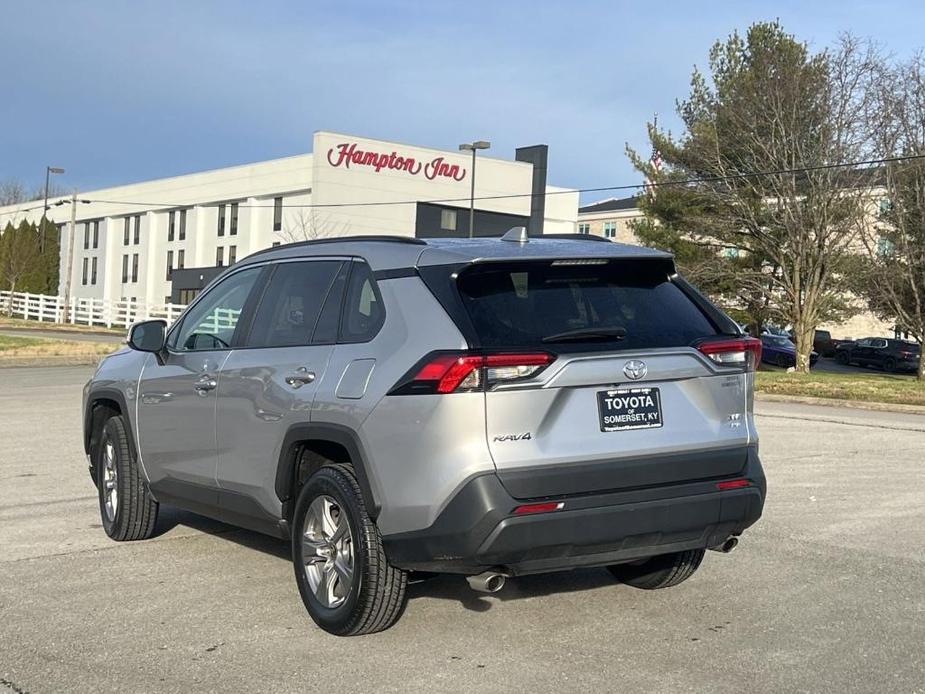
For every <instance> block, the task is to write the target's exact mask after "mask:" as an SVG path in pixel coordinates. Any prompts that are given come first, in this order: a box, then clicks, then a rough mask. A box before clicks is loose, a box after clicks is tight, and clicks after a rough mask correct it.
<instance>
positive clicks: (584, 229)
mask: <svg viewBox="0 0 925 694" xmlns="http://www.w3.org/2000/svg"><path fill="white" fill-rule="evenodd" d="M578 233H579V234H590V233H591V225H590V224H588V223H587V222H582V223H581V224H579V225H578Z"/></svg>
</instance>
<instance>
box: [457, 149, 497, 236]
mask: <svg viewBox="0 0 925 694" xmlns="http://www.w3.org/2000/svg"><path fill="white" fill-rule="evenodd" d="M489 147H491V143H490V142H486V141H485V140H476V141H475V142H464V143H462V144H461V145H460V146H459V151H460V152H472V170H471V171H470V172H469V238H470V239H471V238H472V235H473V230H474V229H475V153H476V152H477V151H478V150H480V149H488V148H489Z"/></svg>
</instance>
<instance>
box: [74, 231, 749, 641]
mask: <svg viewBox="0 0 925 694" xmlns="http://www.w3.org/2000/svg"><path fill="white" fill-rule="evenodd" d="M127 344H128V346H127V348H125V349H122V350H120V351H119V352H116V353H115V354H113V355H111V356H109V357H107V358H106V359H105V360H103V362H102V363H101V364H100V366H99V368H98V370H97V372H96V374H95V375H94V376H93V378H92V380H91V381H90V382H89V383H88V384H87V386H86V388H85V391H84V446H85V449H86V452H87V454H88V457H89V460H90V474H91V476H92V478H93V480H94V482H95V483H96V486H97V488H98V490H99V503H100V511H101V514H102V519H103V527H104V528H105V530H106V533H107V534H108V535H109V536H110V537H111V538H113V539H114V540H139V539H144V538H149V537H151V536H152V535H154V534H156V517H157V511H158V505H159V504H170V505H173V506H177V507H181V508H184V509H188V510H190V511H193V512H196V513H200V514H203V515H206V516H210V517H213V518H216V519H219V520H221V521H225V522H227V523H231V524H234V525H238V526H242V527H245V528H250V529H253V530H257V531H261V532H264V533H268V534H270V535H274V536H277V537H280V538H283V539H285V540H287V541H291V543H292V558H293V562H294V565H295V576H296V582H297V584H298V587H299V591H300V593H301V595H302V599H303V601H304V603H305V606H306V608H307V610H308V612H309V614H310V615H311V617H312V619H314V621H315V622H316V623H317V624H318V625H319V626H321V627H322V628H323V629H325V630H327V631H329V632H331V633H334V634H340V635H352V634H363V633H370V632H374V631H378V630H382V629H385V628H387V627H389V626H390V625H392V624H393V623H394V622H395V620H396V619H398V617H399V615H400V614H401V611H402V609H403V607H404V598H405V588H406V585H407V581H408V575H409V572H413V571H418V572H428V573H432V572H444V573H455V574H461V575H464V576H466V577H468V580H469V582H470V584H471V585H472V587H473V588H475V589H477V590H481V591H488V592H493V591H496V590H499V589H500V588H501V587H502V585H503V584H504V581H505V579H506V577H510V576H518V575H522V574H530V573H539V572H548V571H558V570H562V569H571V568H575V567H582V566H606V567H608V568H609V570H610V571H611V572H612V573H613V575H614V576H615V577H616V579H618V580H619V581H622V582H623V583H626V584H629V585H632V586H636V587H639V588H663V587H667V586H672V585H676V584H677V583H680V582H681V581H683V580H685V579H687V578H688V577H689V576H690V575H691V574H693V572H694V571H695V570H696V569H697V567H698V566H699V565H700V562H701V560H702V559H703V556H704V550H705V549H719V550H722V551H729V550H730V549H732V547H734V546H735V544H736V542H737V537H738V536H739V535H740V534H741V533H742V531H743V530H745V528H747V527H748V526H750V525H751V524H752V523H754V522H755V521H756V520H757V519H758V518H759V517H760V515H761V510H762V506H763V502H764V495H765V479H764V474H763V472H762V469H761V464H760V462H759V460H758V437H757V434H756V432H755V425H754V421H753V418H752V386H753V372H754V369H755V367H756V365H757V364H758V362H759V360H760V350H761V343H760V342H759V341H757V340H754V339H752V338H749V337H747V336H744V335H742V334H741V332H740V331H739V329H738V327H737V326H736V325H735V324H734V323H733V322H732V321H731V320H730V319H729V318H728V317H727V316H726V315H725V314H723V313H722V312H720V311H719V310H717V309H716V308H715V307H714V306H713V305H711V304H710V303H709V301H707V300H706V299H705V298H704V297H703V296H701V295H700V294H699V293H698V292H697V291H696V290H695V289H694V288H692V287H691V286H690V285H689V284H688V283H687V282H685V281H684V280H683V279H682V278H681V277H680V276H678V274H677V273H676V271H675V268H674V263H673V260H672V257H671V256H670V255H668V254H665V253H662V252H658V251H654V250H648V249H643V248H638V247H634V246H626V245H621V244H617V243H611V242H609V241H605V240H604V239H597V240H595V239H594V238H589V237H587V236H583V237H582V236H574V235H564V236H555V235H547V236H543V237H538V238H537V237H534V238H529V239H528V238H527V237H525V236H524V235H522V234H518V233H514V234H511V233H509V234H507V235H505V237H503V238H501V239H498V238H491V239H474V240H461V239H442V240H427V241H424V240H419V239H410V238H397V237H382V236H377V237H351V238H342V239H323V240H319V241H311V242H306V243H296V244H292V245H288V246H280V247H276V248H272V249H268V250H265V251H262V252H259V253H255V254H254V255H252V256H250V257H249V258H247V259H245V260H243V261H241V262H239V263H237V264H236V265H234V266H233V267H231V268H229V269H228V270H227V271H226V272H225V273H224V274H222V275H221V276H220V277H219V278H217V279H216V280H215V281H214V282H212V283H211V285H210V286H209V287H208V288H206V289H205V290H204V291H203V292H202V293H201V294H200V295H199V296H198V297H197V298H196V300H195V301H194V302H193V303H192V304H191V305H190V306H189V307H188V308H187V309H186V311H185V312H184V314H183V315H182V316H181V317H180V318H179V320H177V321H176V322H175V323H174V324H173V326H171V327H170V328H169V329H168V327H167V325H166V323H165V322H164V321H158V320H152V321H145V322H142V323H137V324H136V325H134V326H133V327H132V329H131V330H130V332H129V337H128V340H127Z"/></svg>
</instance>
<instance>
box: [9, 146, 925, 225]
mask: <svg viewBox="0 0 925 694" xmlns="http://www.w3.org/2000/svg"><path fill="white" fill-rule="evenodd" d="M917 159H925V154H910V155H904V156H899V157H883V158H880V159H865V160H862V161H853V162H844V163H837V164H818V165H816V166H799V167H793V168H786V169H772V170H768V171H753V172H744V173H735V174H727V175H722V176H699V177H694V178H686V179H680V180H677V181H659V182H654V183H628V184H623V185H615V186H599V187H593V188H577V189H575V188H570V189H567V190H553V191H544V192H542V193H532V192H531V193H508V194H504V195H482V196H476V198H475V200H511V199H518V198H533V197H540V196H552V195H570V194H574V193H603V192H616V191H621V190H639V189H647V188H664V187H671V186H687V185H693V184H695V183H719V182H722V181H733V180H743V179H749V178H760V177H762V176H781V175H786V174H799V173H809V172H813V171H827V170H833V169H844V168H863V167H869V166H876V165H882V164H892V163H897V162H903V161H912V160H917ZM469 200H470V198H469V197H468V196H467V197H460V198H434V199H430V200H421V199H415V200H378V201H366V202H339V203H307V204H286V203H283V208H285V209H331V208H344V207H391V206H395V205H417V204H419V203H420V204H438V203H446V204H448V203H454V202H457V203H461V202H469ZM86 202H90V203H98V204H105V205H135V206H139V207H152V208H168V209H169V208H184V207H189V206H190V205H189V203H182V204H181V203H166V202H141V201H138V200H100V199H89V200H87V201H86ZM228 204H231V203H228V202H214V203H205V204H196V205H195V206H196V207H218V206H220V205H228ZM39 207H42V205H38V206H35V207H31V208H27V209H23V210H16V211H15V213H16V214H18V213H22V212H28V211H30V210H33V209H37V208H39ZM238 207H239V209H271V208H275V207H276V205H275V204H266V205H264V204H256V205H248V204H240V203H239V204H238ZM6 214H14V213H6Z"/></svg>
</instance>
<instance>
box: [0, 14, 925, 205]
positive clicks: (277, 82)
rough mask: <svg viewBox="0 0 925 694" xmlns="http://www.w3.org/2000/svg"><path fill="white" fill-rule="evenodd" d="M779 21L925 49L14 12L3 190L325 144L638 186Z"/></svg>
mask: <svg viewBox="0 0 925 694" xmlns="http://www.w3.org/2000/svg"><path fill="white" fill-rule="evenodd" d="M774 18H779V19H780V20H781V21H782V23H783V24H784V27H785V28H786V29H787V30H788V31H790V32H792V33H795V34H796V35H797V36H798V37H799V38H801V39H804V40H806V41H809V42H810V43H811V45H812V46H814V47H820V48H821V47H824V46H826V45H829V44H831V43H832V42H833V41H834V40H835V39H836V38H837V36H838V34H839V33H840V32H841V31H845V30H847V31H851V32H853V33H856V34H858V35H861V36H869V37H872V38H874V39H875V40H877V41H878V42H880V43H881V44H882V45H883V46H884V48H885V49H887V50H888V51H889V52H892V53H894V54H896V55H898V56H907V55H910V54H911V53H912V52H914V51H915V50H917V49H918V48H919V47H920V46H921V45H922V44H923V43H925V39H922V38H921V29H920V28H921V26H922V25H923V21H925V6H921V5H919V4H918V3H913V2H908V3H901V2H853V1H851V0H846V1H843V2H837V3H836V2H805V0H804V1H803V2H775V3H769V2H747V1H743V0H740V1H739V2H732V1H730V2H705V3H704V2H701V3H687V2H664V1H663V2H632V3H630V2H580V1H578V0H571V2H556V3H541V2H537V1H536V0H533V1H525V0H516V1H511V2H499V1H495V2H490V3H481V2H475V1H471V2H458V3H457V2H433V0H430V1H428V2H387V1H383V2H369V3H367V2H347V1H341V2H308V1H303V2H269V1H268V2H253V1H251V2H237V1H232V0H226V1H221V2H219V1H214V2H207V1H202V2H178V1H169V0H161V1H159V2H116V1H111V2H108V1H99V2H89V1H84V2H81V1H78V0H73V1H61V2H54V1H50V0H41V1H30V0H21V1H19V2H14V1H12V0H7V1H6V2H4V3H3V9H2V19H3V24H4V25H5V27H6V30H5V31H4V32H3V34H4V38H3V41H0V65H2V66H3V68H2V75H3V77H2V80H0V125H2V127H0V180H2V179H7V178H17V179H20V180H22V181H23V182H25V183H27V184H29V185H30V186H32V185H37V184H38V183H39V181H41V179H42V176H43V172H44V167H45V165H46V164H51V165H56V166H63V167H65V168H66V169H67V173H66V174H65V175H64V176H60V177H59V183H60V184H61V185H62V186H64V187H66V188H68V189H71V188H75V187H76V188H79V189H82V190H88V189H92V188H98V187H102V186H106V185H115V184H119V183H126V182H130V181H138V180H145V179H150V178H157V177H161V176H168V175H175V174H180V173H185V172H190V171H198V170H203V169H211V168H216V167H221V166H227V165H231V164H237V163H244V162H249V161H258V160H261V159H268V158H272V157H279V156H286V155H291V154H297V153H302V152H306V151H308V150H309V149H310V146H311V134H312V132H313V131H315V130H321V129H326V130H338V131H342V132H352V133H357V134H360V135H367V136H372V137H379V138H384V139H391V140H397V141H404V142H411V143H415V144H422V145H429V146H435V147H442V148H448V149H454V148H455V147H456V145H457V144H458V143H459V142H462V141H465V140H471V139H489V140H491V141H492V143H493V152H492V154H495V155H497V156H503V157H512V156H513V150H514V148H515V147H517V146H520V145H529V144H536V143H540V142H544V143H547V144H549V146H550V173H549V179H550V182H551V183H554V184H558V185H567V186H574V187H592V186H606V185H620V184H626V183H636V182H638V180H639V176H638V175H637V174H636V173H635V172H634V171H633V170H632V167H631V166H630V165H629V163H628V161H627V159H626V156H625V155H624V146H625V143H627V142H629V143H630V144H632V145H634V146H638V147H642V148H643V149H645V148H646V146H645V121H646V120H647V119H648V118H651V116H652V114H653V112H656V111H657V112H659V114H660V122H662V123H666V124H668V125H670V126H671V125H673V126H675V127H676V126H677V119H676V117H675V116H674V104H675V100H676V99H677V98H679V97H682V96H684V95H685V94H686V91H687V87H688V84H689V79H690V73H691V69H692V67H693V66H694V65H695V64H697V65H701V66H702V65H703V64H704V63H705V61H706V54H707V51H708V49H709V47H710V45H711V44H712V42H713V41H714V40H715V39H717V38H721V37H725V36H726V35H727V34H729V32H731V31H732V30H733V29H737V28H738V29H744V28H745V27H747V26H748V24H750V23H751V22H753V21H757V20H762V19H774ZM604 196H605V194H594V195H588V196H584V198H583V199H584V200H585V201H587V200H589V199H597V198H599V197H604Z"/></svg>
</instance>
